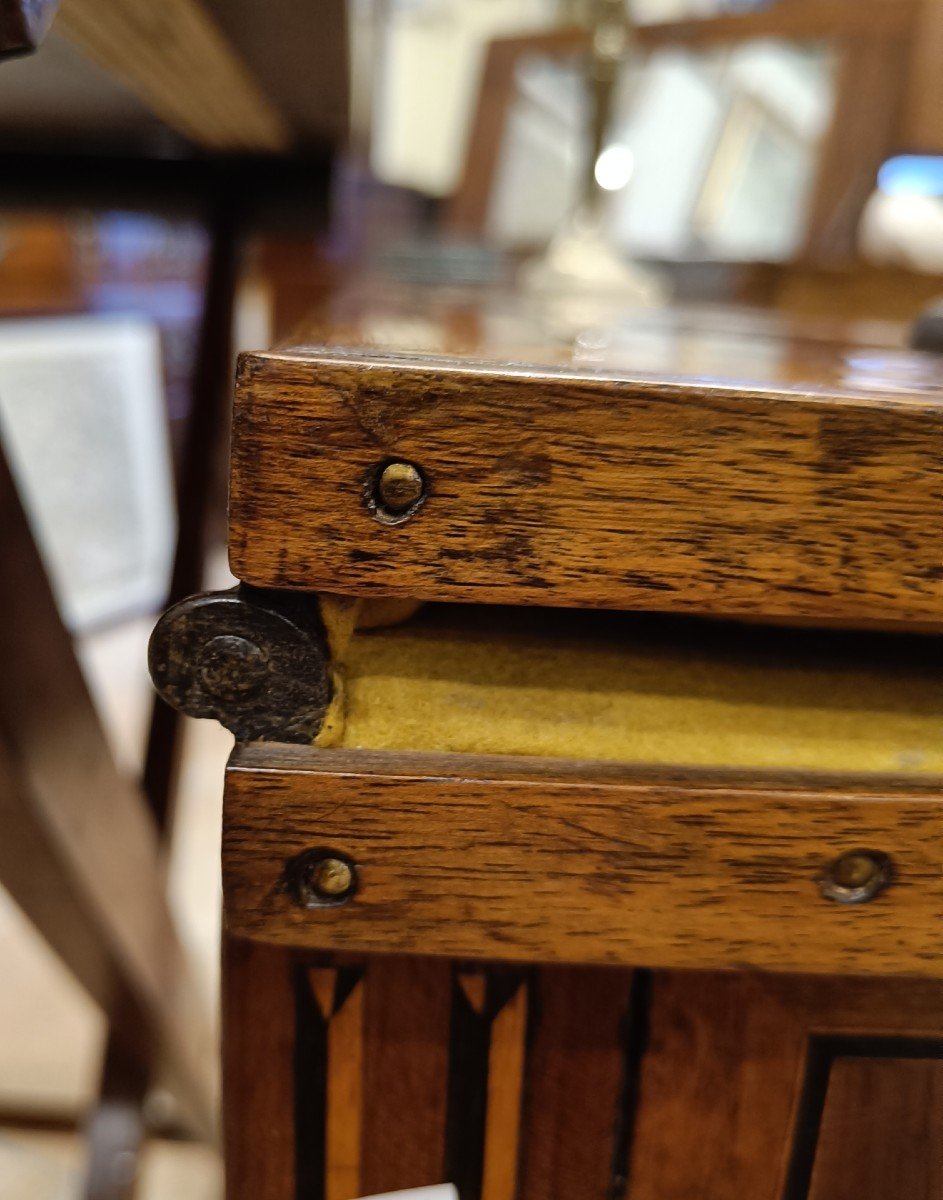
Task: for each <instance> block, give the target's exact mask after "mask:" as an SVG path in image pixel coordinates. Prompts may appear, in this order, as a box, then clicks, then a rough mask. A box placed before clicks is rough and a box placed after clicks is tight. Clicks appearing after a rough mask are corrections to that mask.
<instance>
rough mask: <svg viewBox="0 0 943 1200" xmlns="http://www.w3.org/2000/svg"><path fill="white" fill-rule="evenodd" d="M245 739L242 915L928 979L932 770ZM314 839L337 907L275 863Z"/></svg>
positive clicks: (495, 948)
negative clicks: (877, 884)
mask: <svg viewBox="0 0 943 1200" xmlns="http://www.w3.org/2000/svg"><path fill="white" fill-rule="evenodd" d="M281 753H282V752H281V751H280V749H279V748H277V747H275V748H269V749H264V750H263V749H260V748H258V747H248V748H246V749H243V750H241V751H239V750H237V752H236V754H235V757H234V758H233V760H232V764H231V766H230V769H229V771H228V777H227V788H226V802H225V821H224V835H223V864H224V871H223V874H224V893H225V906H226V913H227V920H228V923H229V926H230V928H231V929H232V930H233V932H235V933H237V934H239V935H241V936H247V937H255V938H262V939H265V940H268V941H271V942H276V943H280V944H283V945H293V946H298V947H307V948H311V949H336V950H341V949H343V950H357V951H372V952H383V953H422V954H434V955H447V956H452V957H459V958H465V957H467V958H494V957H497V958H502V959H510V960H521V961H531V962H545V963H546V962H582V963H618V964H621V965H625V966H629V965H636V964H639V965H649V966H672V967H702V968H717V967H728V968H729V967H736V968H745V967H762V968H769V969H775V970H787V971H810V972H816V971H825V972H832V971H841V972H847V973H864V974H882V973H883V974H913V975H930V976H934V975H939V974H940V973H941V964H943V957H941V949H943V947H941V945H940V940H939V939H940V936H941V935H940V933H939V930H940V929H941V927H943V925H941V921H943V877H941V872H940V860H939V851H938V840H939V838H938V833H939V827H940V820H941V807H940V805H941V801H940V781H939V780H934V779H927V780H923V781H920V782H917V781H914V782H907V783H903V782H901V781H897V782H894V781H892V780H889V779H882V778H880V777H877V778H875V777H872V778H871V779H870V780H866V781H861V782H860V783H855V782H853V781H850V780H847V779H844V778H842V777H832V778H829V777H824V776H820V777H802V776H797V777H796V778H795V779H793V780H790V779H788V778H779V779H776V778H769V779H768V780H767V781H766V782H765V783H764V776H763V775H761V774H756V775H754V776H753V778H752V779H749V780H747V781H741V782H739V783H737V782H733V781H732V780H731V779H729V778H726V777H725V776H724V775H723V773H718V774H711V773H709V772H706V773H704V774H701V773H700V772H688V773H687V774H685V773H683V772H676V773H672V772H670V771H669V772H666V773H665V774H664V775H661V776H660V777H659V773H658V772H656V771H649V772H643V773H637V774H634V775H633V772H632V770H631V768H623V769H622V770H621V772H620V770H619V769H618V768H612V767H607V768H604V769H602V770H601V771H596V770H595V769H593V768H592V767H588V766H587V767H583V768H579V767H578V766H574V767H572V768H570V769H569V770H568V769H567V767H566V766H565V765H564V766H560V765H558V764H554V763H551V762H550V761H549V760H548V761H540V760H527V759H475V758H472V757H470V756H464V755H463V756H454V757H449V756H445V755H443V756H435V755H431V756H425V755H421V754H414V755H400V756H396V757H394V756H390V755H383V754H368V753H366V752H361V753H346V752H341V751H316V750H307V751H305V750H299V749H297V748H295V749H293V750H292V751H290V752H289V751H286V752H285V753H284V757H282V758H281V760H280V756H281ZM317 847H327V848H329V849H334V850H337V851H340V852H342V853H344V854H346V855H349V856H350V857H351V858H352V859H353V861H354V862H355V863H356V864H357V873H358V889H357V892H356V895H355V896H354V897H353V899H351V900H350V901H349V902H348V903H347V904H345V905H343V906H341V907H333V908H306V907H304V906H303V905H301V904H299V903H297V902H296V900H295V899H294V898H293V896H292V894H291V890H290V887H289V886H288V884H287V882H286V880H287V879H288V878H289V875H290V872H288V871H287V868H288V864H289V863H291V862H292V860H294V859H295V858H296V857H297V856H298V855H300V854H302V853H304V852H305V851H307V850H310V849H312V848H317ZM855 849H865V850H877V851H882V852H884V853H886V854H889V855H890V856H891V858H892V860H893V863H894V871H895V879H894V882H893V884H892V885H891V887H890V888H889V889H888V890H887V891H886V892H884V893H882V894H881V895H879V896H878V897H877V898H876V899H875V900H873V901H872V902H871V903H869V904H863V905H857V906H856V905H851V906H845V905H840V904H835V903H833V902H830V901H827V900H824V899H823V898H822V897H821V896H820V894H819V891H818V887H817V883H816V880H817V877H818V876H819V875H820V873H821V872H822V871H823V869H824V868H825V867H826V866H827V865H828V864H829V862H830V861H831V860H832V859H833V858H834V857H836V856H837V855H839V854H842V853H844V852H847V851H851V850H855Z"/></svg>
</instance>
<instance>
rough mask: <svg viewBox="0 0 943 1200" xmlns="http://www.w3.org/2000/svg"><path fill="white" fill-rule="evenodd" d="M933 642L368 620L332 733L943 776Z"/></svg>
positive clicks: (407, 742)
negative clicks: (383, 624)
mask: <svg viewBox="0 0 943 1200" xmlns="http://www.w3.org/2000/svg"><path fill="white" fill-rule="evenodd" d="M937 647H938V642H937V641H935V640H934V639H930V638H919V637H914V636H900V635H891V634H850V633H846V632H841V631H831V632H823V631H809V630H789V629H764V628H761V627H756V626H738V625H734V624H722V623H714V622H710V621H698V620H691V619H680V620H679V619H671V618H658V617H652V616H648V615H644V614H636V615H631V614H612V613H608V614H607V613H559V612H557V613H555V612H542V611H539V610H505V609H491V608H480V607H471V606H467V607H466V606H444V605H443V606H438V605H429V606H426V607H425V608H423V609H422V610H421V611H419V613H418V614H416V615H415V616H413V617H412V618H411V619H409V620H407V621H406V622H405V623H404V624H400V625H398V626H396V627H393V628H374V629H370V630H358V631H357V632H356V634H355V635H354V636H353V637H352V639H350V640H349V642H348V643H347V645H346V649H345V651H344V653H343V659H344V662H343V665H342V667H341V672H342V674H343V676H344V683H343V687H342V689H341V691H342V698H341V700H340V701H339V707H340V709H342V713H341V714H339V715H338V717H337V720H336V723H335V725H334V727H333V730H332V733H331V735H330V738H329V740H326V741H323V742H322V744H333V745H341V746H344V747H348V748H369V749H414V750H447V751H458V752H465V753H497V754H536V755H552V756H564V757H568V758H595V759H609V760H621V761H626V762H643V763H653V764H675V765H703V766H731V767H757V768H785V769H809V770H815V769H822V770H846V771H853V772H861V771H890V772H895V773H900V772H905V773H906V772H913V773H921V774H923V773H941V772H943V682H941V674H940V670H939V658H938V650H937Z"/></svg>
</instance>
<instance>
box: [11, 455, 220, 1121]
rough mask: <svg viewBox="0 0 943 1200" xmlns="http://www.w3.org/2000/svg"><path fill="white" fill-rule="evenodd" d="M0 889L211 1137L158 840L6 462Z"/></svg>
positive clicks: (195, 997)
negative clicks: (104, 725)
mask: <svg viewBox="0 0 943 1200" xmlns="http://www.w3.org/2000/svg"><path fill="white" fill-rule="evenodd" d="M0 528H2V529H3V537H2V539H0V578H2V580H3V586H2V587H0V659H2V661H3V675H2V680H0V825H2V828H3V836H2V838H0V880H2V882H3V883H4V885H5V886H6V887H7V888H8V890H9V891H10V893H11V895H12V896H13V897H14V899H16V900H17V902H18V903H19V904H20V906H21V907H22V908H23V910H24V912H25V913H26V915H27V916H28V917H29V918H30V920H32V922H33V923H34V924H35V925H36V927H37V929H38V930H39V932H40V933H41V934H42V935H43V936H44V937H45V938H46V940H47V941H48V942H49V944H50V946H51V947H52V948H53V949H54V950H55V951H56V952H57V953H58V954H59V955H60V957H61V958H62V959H63V961H64V962H65V963H66V965H67V966H68V967H69V968H70V969H71V970H72V971H73V973H74V974H75V975H76V977H77V979H78V980H79V981H80V982H81V983H82V984H83V985H84V986H85V987H86V988H87V989H88V991H89V992H90V993H91V995H92V996H93V997H94V998H95V999H96V1000H97V1001H98V1002H99V1003H100V1004H101V1005H102V1007H103V1008H104V1010H105V1012H106V1013H107V1015H108V1017H109V1020H110V1021H111V1022H112V1024H113V1025H114V1028H115V1031H116V1035H117V1036H118V1037H119V1038H120V1039H121V1041H122V1044H123V1046H124V1048H125V1049H126V1050H127V1051H128V1053H129V1054H131V1055H134V1056H136V1057H137V1058H138V1059H139V1060H140V1061H144V1062H148V1063H149V1062H151V1061H153V1056H157V1058H159V1059H160V1060H161V1061H162V1063H164V1064H165V1065H166V1068H167V1070H168V1072H169V1075H170V1079H171V1080H172V1082H173V1083H174V1084H175V1085H176V1089H177V1093H178V1097H179V1098H180V1099H181V1100H183V1101H184V1103H185V1104H186V1105H188V1108H189V1113H190V1116H191V1119H192V1120H193V1121H194V1123H195V1127H196V1128H199V1129H200V1130H201V1131H202V1132H203V1133H204V1134H205V1136H207V1137H212V1134H213V1126H214V1120H213V1111H214V1108H213V1088H212V1082H211V1080H212V1074H211V1067H212V1039H211V1035H210V1025H209V1020H208V1015H207V1014H206V1012H205V1011H204V1007H203V1004H202V1002H201V997H200V995H199V992H198V990H197V988H196V985H195V981H194V979H193V977H192V975H191V972H190V970H189V965H188V963H187V961H186V957H185V955H184V953H183V950H182V947H181V945H180V943H179V940H178V938H177V935H176V931H175V928H174V923H173V919H172V917H171V914H170V911H169V909H168V907H167V902H166V896H165V892H164V879H163V871H162V865H161V861H160V853H159V843H158V837H157V830H156V828H155V824H154V821H153V818H152V816H151V814H150V813H149V812H148V809H147V806H146V804H145V802H144V800H143V798H142V796H141V795H140V793H139V792H138V791H137V790H136V789H135V788H133V787H132V786H131V785H130V784H129V783H128V782H127V780H125V779H124V777H123V776H122V775H121V773H120V772H119V771H118V769H117V767H116V766H115V765H114V761H113V759H112V757H111V753H110V750H109V748H108V745H107V742H106V740H105V736H104V733H103V731H102V729H101V725H100V723H99V721H98V717H97V714H96V712H95V709H94V706H93V704H92V700H91V697H90V696H89V694H88V690H87V688H86V685H85V680H84V677H83V675H82V672H81V669H80V667H79V664H78V662H77V661H76V658H75V654H74V652H73V649H72V642H71V639H70V637H69V635H68V633H67V631H66V630H65V628H64V627H63V625H62V622H61V620H60V618H59V613H58V610H57V608H56V604H55V600H54V598H53V595H52V592H51V590H50V588H49V584H48V581H47V579H46V576H45V572H44V571H43V567H42V563H41V561H40V558H39V555H38V553H37V550H36V547H35V545H34V543H33V539H32V536H31V534H30V530H29V526H28V523H27V520H26V516H25V514H24V512H23V509H22V506H21V505H20V503H19V499H18V496H17V494H16V489H15V487H14V484H13V479H12V477H11V475H10V472H9V469H8V467H7V465H6V463H5V461H3V460H2V458H0Z"/></svg>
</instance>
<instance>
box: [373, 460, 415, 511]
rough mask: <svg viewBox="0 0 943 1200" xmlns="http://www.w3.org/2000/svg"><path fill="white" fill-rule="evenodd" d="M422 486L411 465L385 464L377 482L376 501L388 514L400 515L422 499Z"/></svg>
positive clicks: (401, 463) (404, 463)
mask: <svg viewBox="0 0 943 1200" xmlns="http://www.w3.org/2000/svg"><path fill="white" fill-rule="evenodd" d="M424 486H425V485H424V484H423V479H422V476H421V475H420V474H419V471H418V470H417V468H416V467H414V466H413V464H412V463H408V462H391V463H387V465H386V466H385V467H384V468H383V470H382V471H381V472H380V477H379V479H378V480H377V499H378V500H379V502H380V503H381V504H382V505H383V507H384V508H386V509H388V510H389V511H390V512H392V513H402V512H405V511H406V509H408V508H412V506H413V505H414V504H416V503H417V501H419V500H420V499H422V493H423V488H424Z"/></svg>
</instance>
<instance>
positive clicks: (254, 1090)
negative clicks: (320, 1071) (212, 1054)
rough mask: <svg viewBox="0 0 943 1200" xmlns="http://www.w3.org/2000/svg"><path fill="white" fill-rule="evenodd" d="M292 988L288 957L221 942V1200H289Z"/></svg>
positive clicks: (291, 1188)
mask: <svg viewBox="0 0 943 1200" xmlns="http://www.w3.org/2000/svg"><path fill="white" fill-rule="evenodd" d="M295 1009H296V1003H295V982H294V964H293V962H292V958H291V956H290V955H289V954H286V953H285V952H284V951H282V950H279V949H278V948H277V947H275V946H262V945H258V944H254V943H251V942H246V941H243V940H241V939H239V938H234V937H231V936H229V935H228V934H225V935H224V937H223V973H222V1030H223V1136H224V1142H225V1154H226V1200H261V1198H262V1197H265V1198H266V1200H267V1198H268V1197H276V1196H278V1197H292V1196H294V1195H295V1139H296V1132H295V1061H294V1060H295V1033H296V1029H295Z"/></svg>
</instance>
